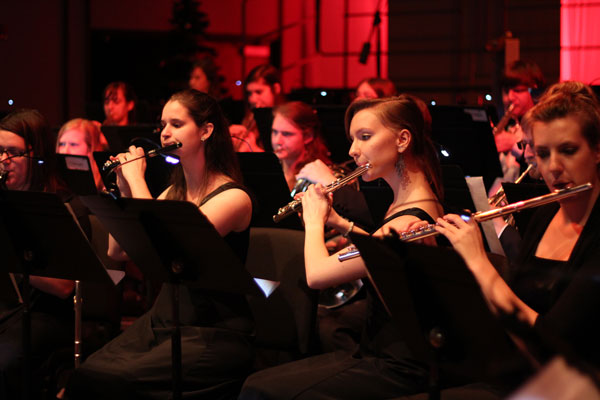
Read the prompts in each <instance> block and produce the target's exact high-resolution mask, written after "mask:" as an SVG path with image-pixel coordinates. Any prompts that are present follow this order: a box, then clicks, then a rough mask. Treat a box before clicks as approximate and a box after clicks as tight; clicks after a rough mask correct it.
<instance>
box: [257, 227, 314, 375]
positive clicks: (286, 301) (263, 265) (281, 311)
mask: <svg viewBox="0 0 600 400" xmlns="http://www.w3.org/2000/svg"><path fill="white" fill-rule="evenodd" d="M246 268H247V270H248V271H249V272H250V273H251V274H252V276H254V277H256V278H262V279H268V280H273V281H279V282H280V285H279V287H278V288H277V289H276V290H275V291H274V292H273V293H272V294H271V295H270V296H269V297H268V298H264V297H257V296H254V297H250V298H249V299H248V301H249V304H250V308H251V310H252V313H253V315H254V319H255V323H256V346H257V362H256V369H262V368H265V367H269V366H273V365H278V364H281V363H283V362H287V361H292V360H295V359H298V358H302V357H306V356H308V355H310V354H312V352H313V350H314V348H315V345H316V343H317V340H316V330H315V324H316V313H317V304H318V291H316V290H312V289H310V288H309V287H308V286H307V284H306V275H305V271H304V232H302V231H296V230H290V229H279V228H252V229H251V231H250V246H249V249H248V257H247V260H246Z"/></svg>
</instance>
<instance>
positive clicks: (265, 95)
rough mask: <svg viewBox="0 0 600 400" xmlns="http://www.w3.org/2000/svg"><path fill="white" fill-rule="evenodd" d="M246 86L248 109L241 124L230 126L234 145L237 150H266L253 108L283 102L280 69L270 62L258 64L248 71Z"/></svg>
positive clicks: (272, 105) (271, 105)
mask: <svg viewBox="0 0 600 400" xmlns="http://www.w3.org/2000/svg"><path fill="white" fill-rule="evenodd" d="M244 88H245V91H246V94H245V95H246V102H247V105H248V110H247V111H246V115H245V116H244V119H243V121H242V124H241V125H231V126H230V127H229V133H230V134H231V137H232V138H233V146H234V148H235V150H236V151H250V152H252V151H264V147H263V144H262V142H261V139H260V135H259V133H258V128H257V126H256V121H255V120H254V114H253V113H252V109H254V108H263V107H275V106H277V105H279V104H281V103H283V101H284V98H283V93H282V88H281V78H280V75H279V71H278V70H277V68H275V67H273V66H272V65H269V64H261V65H258V66H256V67H254V68H253V69H252V70H251V71H250V72H249V73H248V76H247V77H246V81H245V83H244Z"/></svg>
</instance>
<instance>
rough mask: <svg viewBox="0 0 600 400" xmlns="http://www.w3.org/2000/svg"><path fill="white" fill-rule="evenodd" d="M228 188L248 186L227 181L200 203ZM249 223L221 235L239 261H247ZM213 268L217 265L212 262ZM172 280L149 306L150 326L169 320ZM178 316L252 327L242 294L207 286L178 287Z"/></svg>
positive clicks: (189, 321)
mask: <svg viewBox="0 0 600 400" xmlns="http://www.w3.org/2000/svg"><path fill="white" fill-rule="evenodd" d="M229 189H240V190H243V191H244V192H246V193H247V194H248V196H250V194H249V193H248V191H247V189H246V188H245V187H243V186H242V185H240V184H238V183H235V182H228V183H225V184H223V185H221V186H219V187H218V188H217V189H215V190H213V191H212V192H211V193H209V194H208V195H207V196H206V197H204V198H203V199H202V201H201V203H200V205H203V204H205V203H206V202H208V201H209V200H210V199H212V198H213V197H215V196H216V195H218V194H219V193H222V192H224V191H226V190H229ZM249 238H250V227H248V228H247V229H245V230H244V231H241V232H230V233H228V234H227V235H226V236H224V237H223V239H224V240H225V242H226V243H227V244H228V245H229V246H230V247H231V249H232V250H233V252H234V253H235V254H236V255H237V256H238V257H239V259H240V260H241V261H242V263H245V261H246V253H247V251H248V242H249ZM213 268H219V266H218V265H214V266H213ZM171 291H172V286H171V284H163V287H162V289H161V291H160V293H159V295H158V298H157V299H156V302H155V304H154V306H153V307H152V310H151V311H150V313H151V316H152V325H153V327H163V326H170V324H171V321H170V320H171V297H170V296H171ZM180 304H181V306H180V320H181V324H182V325H184V326H185V325H188V326H204V327H218V328H225V329H230V330H233V331H237V332H245V333H251V332H252V331H253V329H254V326H253V321H252V316H251V315H252V314H251V312H250V308H249V306H248V303H247V302H246V298H245V296H243V295H241V294H240V295H237V294H231V293H223V292H214V291H210V290H206V289H199V288H192V287H189V286H182V287H181V288H180Z"/></svg>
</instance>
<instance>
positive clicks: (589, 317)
mask: <svg viewBox="0 0 600 400" xmlns="http://www.w3.org/2000/svg"><path fill="white" fill-rule="evenodd" d="M558 208H559V205H558V204H556V203H553V204H549V205H547V206H543V207H540V209H539V210H538V212H537V213H536V214H535V215H534V217H533V218H532V220H531V222H530V223H529V225H528V226H529V228H528V231H527V233H526V235H525V236H524V239H523V247H522V250H523V251H522V252H521V257H520V260H519V261H520V262H519V264H518V265H519V266H520V268H518V269H516V270H513V271H511V276H510V277H509V284H510V285H511V287H512V288H513V290H514V291H515V293H516V295H517V296H519V298H520V299H521V300H523V301H524V302H525V303H526V304H528V305H529V306H530V307H531V308H533V309H534V310H535V311H537V312H538V313H539V316H538V318H537V320H536V322H535V326H534V328H536V329H537V330H538V331H539V332H540V334H541V336H542V339H544V340H545V339H546V338H545V337H546V336H548V337H549V336H551V337H552V338H555V339H556V340H558V341H560V342H561V343H562V344H563V345H564V346H565V347H566V349H568V350H570V351H573V352H574V354H575V356H576V357H579V358H581V359H583V360H585V361H588V362H590V363H592V364H593V365H595V366H600V343H599V342H598V340H597V338H596V332H598V330H599V329H600V317H599V316H598V313H597V310H598V309H600V246H599V245H598V244H599V243H600V198H599V199H598V200H597V201H596V204H595V205H594V208H593V209H592V212H591V214H590V216H589V218H588V220H587V223H586V224H585V227H584V228H583V231H582V232H581V234H580V236H579V239H578V240H577V243H576V244H575V246H574V248H573V251H572V252H571V255H570V257H569V259H568V260H567V261H566V262H559V261H553V260H542V259H539V258H536V257H535V251H536V249H537V245H538V243H539V242H540V240H541V238H542V236H543V234H544V233H545V231H546V228H547V227H548V225H549V223H550V221H551V220H552V218H553V217H554V215H555V214H556V212H557V211H558Z"/></svg>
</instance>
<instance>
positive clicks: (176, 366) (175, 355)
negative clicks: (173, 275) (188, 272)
mask: <svg viewBox="0 0 600 400" xmlns="http://www.w3.org/2000/svg"><path fill="white" fill-rule="evenodd" d="M171 300H172V301H171V303H172V304H171V305H172V313H173V332H172V334H171V357H172V358H171V364H172V368H173V400H181V329H180V323H179V284H178V283H174V284H173V292H172V299H171Z"/></svg>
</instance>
